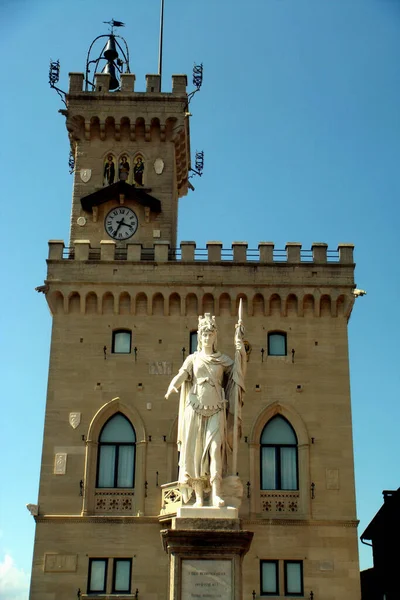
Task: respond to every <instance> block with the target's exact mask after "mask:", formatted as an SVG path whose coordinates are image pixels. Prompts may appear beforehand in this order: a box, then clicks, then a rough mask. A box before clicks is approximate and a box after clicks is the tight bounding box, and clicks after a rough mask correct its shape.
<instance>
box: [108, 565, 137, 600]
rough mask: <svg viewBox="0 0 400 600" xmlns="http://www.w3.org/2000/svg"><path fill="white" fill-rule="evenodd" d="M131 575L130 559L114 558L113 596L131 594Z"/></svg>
mask: <svg viewBox="0 0 400 600" xmlns="http://www.w3.org/2000/svg"><path fill="white" fill-rule="evenodd" d="M131 574H132V559H131V558H115V559H114V574H113V588H112V591H113V593H114V594H118V593H122V592H124V593H126V594H130V592H131Z"/></svg>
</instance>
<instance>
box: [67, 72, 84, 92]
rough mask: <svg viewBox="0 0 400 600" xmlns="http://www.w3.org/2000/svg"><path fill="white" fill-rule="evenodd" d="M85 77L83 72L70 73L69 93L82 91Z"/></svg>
mask: <svg viewBox="0 0 400 600" xmlns="http://www.w3.org/2000/svg"><path fill="white" fill-rule="evenodd" d="M84 79H85V76H84V74H83V73H69V90H68V91H69V93H70V94H71V93H74V92H82V89H83V82H84Z"/></svg>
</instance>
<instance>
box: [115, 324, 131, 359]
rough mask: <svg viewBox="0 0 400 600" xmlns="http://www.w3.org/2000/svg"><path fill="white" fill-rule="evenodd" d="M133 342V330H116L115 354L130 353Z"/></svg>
mask: <svg viewBox="0 0 400 600" xmlns="http://www.w3.org/2000/svg"><path fill="white" fill-rule="evenodd" d="M131 344H132V332H131V331H129V330H127V329H125V330H119V331H114V333H113V339H112V352H113V354H130V351H131Z"/></svg>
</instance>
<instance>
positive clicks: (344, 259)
mask: <svg viewBox="0 0 400 600" xmlns="http://www.w3.org/2000/svg"><path fill="white" fill-rule="evenodd" d="M338 252H339V261H340V262H341V263H345V264H349V265H352V264H353V263H354V258H353V252H354V244H339V245H338Z"/></svg>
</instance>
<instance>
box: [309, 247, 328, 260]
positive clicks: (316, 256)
mask: <svg viewBox="0 0 400 600" xmlns="http://www.w3.org/2000/svg"><path fill="white" fill-rule="evenodd" d="M311 249H312V256H313V262H314V263H316V264H318V263H326V261H327V255H326V252H327V250H328V244H324V243H322V242H314V243H313V244H312V246H311Z"/></svg>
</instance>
